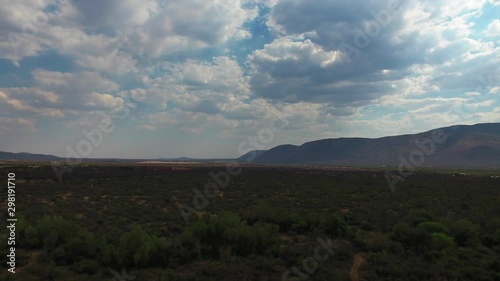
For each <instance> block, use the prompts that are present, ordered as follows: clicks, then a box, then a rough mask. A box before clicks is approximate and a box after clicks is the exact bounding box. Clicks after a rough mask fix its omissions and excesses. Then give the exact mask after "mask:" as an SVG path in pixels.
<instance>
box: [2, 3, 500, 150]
mask: <svg viewBox="0 0 500 281" xmlns="http://www.w3.org/2000/svg"><path fill="white" fill-rule="evenodd" d="M499 15H500V1H499V0H474V1H470V0H453V1H452V0H446V1H430V0H415V1H400V0H387V1H386V0H384V1H381V0H328V1H327V0H293V1H292V0H232V1H229V0H214V1H210V0H159V1H151V0H142V1H137V0H106V1H102V0H17V1H7V0H0V151H9V152H30V153H43V154H53V155H57V156H60V157H76V158H77V157H91V158H105V157H118V158H168V157H180V156H186V157H199V158H212V157H238V156H240V155H242V154H243V153H245V152H247V151H249V150H251V149H270V148H272V147H274V146H277V145H280V144H295V145H300V144H302V143H304V142H308V141H313V140H317V139H323V138H338V137H370V138H375V137H381V136H388V135H398V134H406V133H418V132H422V131H427V130H431V129H434V128H437V127H444V126H450V125H455V124H475V123H487V122H500V83H499V82H500V68H499V65H500V56H499V54H500V46H499V44H500V20H499ZM75 155H76V156H75Z"/></svg>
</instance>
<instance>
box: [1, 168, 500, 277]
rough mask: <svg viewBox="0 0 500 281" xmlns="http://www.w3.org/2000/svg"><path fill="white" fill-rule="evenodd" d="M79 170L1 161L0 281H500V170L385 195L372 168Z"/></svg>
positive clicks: (405, 186) (410, 185)
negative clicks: (10, 182)
mask: <svg viewBox="0 0 500 281" xmlns="http://www.w3.org/2000/svg"><path fill="white" fill-rule="evenodd" d="M71 168H72V171H71V172H67V173H65V174H64V175H63V177H62V179H61V180H59V179H58V178H57V176H56V173H54V170H53V168H52V166H51V164H50V163H48V162H14V161H13V162H3V163H1V166H0V173H1V175H2V176H6V175H7V174H8V173H10V172H13V173H15V174H16V215H17V217H18V219H19V220H18V223H17V227H16V240H17V241H16V274H8V273H7V272H6V271H4V272H2V275H1V277H0V280H25V281H29V280H95V281H98V280H120V281H121V280H136V281H138V280H169V281H171V280H207V281H208V280H228V281H229V280H231V281H232V280H259V281H262V280H296V281H297V280H354V281H357V280H370V281H373V280H500V178H499V177H498V175H500V171H499V170H468V171H465V170H434V171H432V170H425V169H424V170H417V171H416V172H414V173H413V174H412V175H410V176H408V177H406V178H404V181H401V182H398V183H397V184H396V185H395V186H394V190H391V189H390V188H389V185H388V183H387V179H386V176H385V175H386V170H385V169H381V168H370V167H367V168H349V167H319V166H266V165H242V166H239V169H240V170H238V173H233V175H231V174H230V173H228V172H227V170H228V169H227V167H226V166H225V164H224V163H215V164H207V163H156V162H151V163H120V162H115V163H82V164H79V165H76V166H73V167H71ZM221 172H223V173H221ZM214 175H215V176H214ZM217 175H218V176H217ZM222 175H225V176H222ZM4 191H5V190H4ZM1 208H2V210H3V212H2V214H3V218H2V220H4V221H5V220H6V211H7V206H6V202H5V200H3V201H2V205H1ZM4 231H5V232H4V233H5V234H6V233H7V232H6V230H4ZM3 237H4V238H5V236H3ZM4 240H5V239H2V243H6V241H4ZM321 241H322V242H321ZM325 243H326V244H325ZM319 246H321V247H320V248H318V247H319ZM1 249H2V252H1V253H0V254H1V256H2V257H3V261H4V264H5V260H6V255H7V254H8V253H7V247H2V248H1ZM318 249H319V250H321V255H320V254H319V252H318V251H319V250H318ZM319 257H321V258H319Z"/></svg>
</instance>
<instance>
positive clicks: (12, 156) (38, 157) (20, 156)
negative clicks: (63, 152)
mask: <svg viewBox="0 0 500 281" xmlns="http://www.w3.org/2000/svg"><path fill="white" fill-rule="evenodd" d="M61 159H62V158H59V157H57V156H54V155H46V154H31V153H26V152H21V153H12V152H2V151H0V160H1V161H7V160H24V161H28V160H29V161H58V160H61Z"/></svg>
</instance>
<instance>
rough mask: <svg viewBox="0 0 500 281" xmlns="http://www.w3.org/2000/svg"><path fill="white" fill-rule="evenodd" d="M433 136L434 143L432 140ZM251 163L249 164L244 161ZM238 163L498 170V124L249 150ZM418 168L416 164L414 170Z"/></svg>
mask: <svg viewBox="0 0 500 281" xmlns="http://www.w3.org/2000/svg"><path fill="white" fill-rule="evenodd" d="M433 136H434V137H436V136H439V138H437V137H436V140H434V139H433ZM248 159H251V161H248ZM238 161H240V162H244V161H247V162H251V163H262V164H264V163H265V164H318V165H321V164H324V165H345V166H384V165H386V166H398V165H400V164H402V163H403V164H408V163H410V164H412V165H413V166H425V167H464V168H476V167H477V168H479V167H488V168H500V123H487V124H476V125H457V126H452V127H445V128H439V129H435V130H431V131H427V132H422V133H418V134H409V135H399V136H390V137H382V138H336V139H322V140H317V141H311V142H307V143H304V144H302V145H299V146H297V145H290V144H285V145H279V146H276V147H274V148H272V149H269V150H267V151H251V152H249V153H247V154H245V155H243V156H241V157H240V158H238ZM417 164H418V165H417Z"/></svg>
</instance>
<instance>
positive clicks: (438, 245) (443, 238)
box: [431, 232, 455, 250]
mask: <svg viewBox="0 0 500 281" xmlns="http://www.w3.org/2000/svg"><path fill="white" fill-rule="evenodd" d="M431 235H432V244H433V246H434V248H435V249H437V250H445V249H450V248H452V247H453V246H455V242H454V241H453V237H450V236H448V235H446V234H444V233H441V232H436V233H432V234H431Z"/></svg>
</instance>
